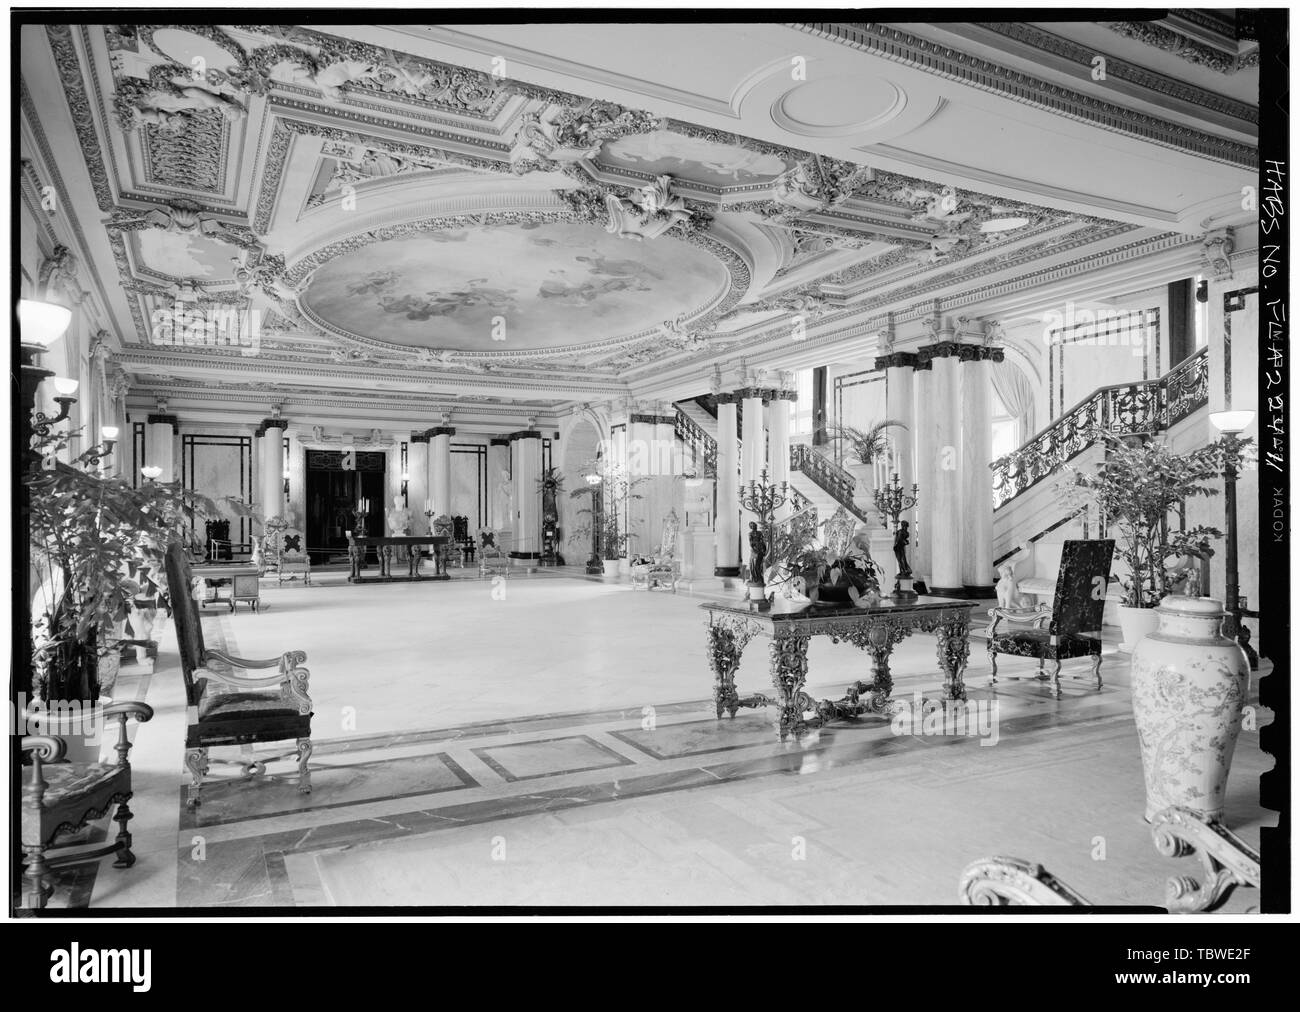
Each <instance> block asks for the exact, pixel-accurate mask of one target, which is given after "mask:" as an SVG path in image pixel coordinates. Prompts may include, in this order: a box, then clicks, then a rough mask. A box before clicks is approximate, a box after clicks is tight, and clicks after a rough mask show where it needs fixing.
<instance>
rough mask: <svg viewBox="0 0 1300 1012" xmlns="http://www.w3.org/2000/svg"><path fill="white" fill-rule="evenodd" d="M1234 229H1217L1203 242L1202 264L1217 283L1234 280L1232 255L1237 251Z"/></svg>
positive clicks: (1209, 233)
mask: <svg viewBox="0 0 1300 1012" xmlns="http://www.w3.org/2000/svg"><path fill="white" fill-rule="evenodd" d="M1235 248H1236V247H1235V244H1234V242H1233V235H1232V229H1230V228H1216V229H1213V230H1212V231H1209V232H1206V233H1205V237H1204V238H1203V239H1202V240H1201V263H1202V264H1204V265H1205V270H1206V272H1207V273H1209V274H1211V275H1212V276H1213V277H1214V279H1215V280H1216V281H1231V280H1232V253H1233V250H1234V249H1235Z"/></svg>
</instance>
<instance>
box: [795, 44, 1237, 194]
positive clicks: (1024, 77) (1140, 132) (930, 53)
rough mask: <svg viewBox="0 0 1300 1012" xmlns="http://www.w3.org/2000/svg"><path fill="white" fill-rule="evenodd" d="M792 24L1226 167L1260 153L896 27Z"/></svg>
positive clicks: (905, 63)
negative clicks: (1226, 164)
mask: <svg viewBox="0 0 1300 1012" xmlns="http://www.w3.org/2000/svg"><path fill="white" fill-rule="evenodd" d="M790 27H791V28H796V29H798V30H799V31H803V32H807V33H808V34H810V35H817V36H819V37H821V38H824V39H831V40H833V41H835V42H839V43H842V44H844V45H846V46H850V47H852V48H854V49H858V50H863V51H865V52H868V53H871V54H872V55H874V56H878V57H881V58H882V59H886V60H892V61H893V62H895V63H902V64H904V65H906V66H909V67H913V68H915V69H917V70H922V71H925V72H927V73H931V74H935V75H937V76H939V77H944V78H947V79H948V80H953V81H960V82H961V83H963V84H966V85H969V86H970V87H973V88H979V89H980V90H981V91H987V92H991V93H993V94H997V95H1001V96H1003V97H1005V98H1009V99H1011V100H1012V101H1015V102H1021V103H1023V104H1025V105H1032V106H1035V107H1037V108H1040V109H1045V110H1047V111H1048V112H1052V113H1055V114H1057V115H1060V116H1067V117H1069V118H1070V119H1075V120H1079V121H1082V122H1085V123H1089V124H1091V125H1093V126H1096V127H1100V128H1101V129H1103V130H1109V131H1112V132H1114V133H1123V134H1128V135H1130V136H1134V137H1139V138H1142V139H1144V140H1147V141H1151V142H1152V143H1155V144H1160V145H1162V146H1163V147H1169V148H1177V149H1179V150H1183V151H1190V152H1192V153H1193V154H1197V155H1200V156H1201V157H1204V158H1210V159H1213V160H1214V161H1219V162H1226V163H1228V164H1230V165H1239V166H1244V167H1246V168H1252V169H1253V168H1257V167H1258V165H1259V152H1258V150H1257V149H1256V148H1254V147H1251V146H1249V145H1246V144H1241V143H1238V142H1236V141H1230V140H1226V139H1224V138H1222V137H1216V136H1214V135H1213V134H1208V133H1205V132H1204V131H1202V130H1195V129H1193V128H1191V127H1187V126H1183V125H1182V124H1179V123H1173V122H1170V121H1169V120H1164V119H1160V118H1158V117H1155V116H1150V115H1147V114H1145V113H1140V112H1137V111H1135V110H1132V109H1126V108H1124V107H1123V106H1120V105H1116V104H1114V103H1113V102H1106V101H1103V100H1102V99H1099V98H1097V97H1096V96H1093V95H1088V94H1085V93H1084V92H1080V91H1075V90H1074V89H1072V88H1067V87H1065V86H1064V85H1060V84H1054V83H1052V82H1050V81H1045V80H1042V79H1041V78H1036V77H1032V76H1031V75H1029V74H1025V73H1022V72H1020V71H1016V70H1012V69H1011V68H1009V67H1003V66H1000V65H999V64H996V63H993V62H991V61H989V60H985V59H983V58H981V57H978V56H974V55H972V54H970V53H963V52H960V51H959V50H956V49H953V48H952V47H950V46H945V45H941V44H939V43H937V42H931V41H929V40H928V39H923V38H920V37H919V36H916V35H912V34H911V33H909V32H906V31H904V30H902V29H900V28H893V27H890V26H887V25H882V24H868V23H854V24H849V23H843V22H817V23H797V22H796V23H791V24H790Z"/></svg>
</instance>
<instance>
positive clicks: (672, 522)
mask: <svg viewBox="0 0 1300 1012" xmlns="http://www.w3.org/2000/svg"><path fill="white" fill-rule="evenodd" d="M680 528H681V525H680V524H679V522H678V520H677V511H676V510H671V509H670V510H669V511H668V516H666V517H664V529H663V535H662V537H661V538H660V540H659V548H658V549H657V550H656V551H655V554H654V555H653V556H652V557H651V558H649V559H646V560H644V561H642V562H637V563H633V564H632V566H631V569H630V575H631V577H632V586H633V587H644V588H645V589H646V590H653V589H654V588H655V587H665V586H666V587H668V588H669V589H670V590H671V591H672V592H673V593H674V594H676V593H677V580H678V578H679V577H680V576H681V572H682V564H681V562H679V561H678V560H677V558H676V555H677V541H678V537H679V531H680Z"/></svg>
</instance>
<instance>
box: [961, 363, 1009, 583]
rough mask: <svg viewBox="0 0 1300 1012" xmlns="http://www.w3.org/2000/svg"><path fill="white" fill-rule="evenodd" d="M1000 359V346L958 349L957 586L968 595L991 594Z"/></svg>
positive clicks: (993, 580)
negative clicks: (995, 394) (960, 540)
mask: <svg viewBox="0 0 1300 1012" xmlns="http://www.w3.org/2000/svg"><path fill="white" fill-rule="evenodd" d="M1002 358H1003V351H1002V349H1001V348H990V347H983V346H971V345H962V348H961V355H960V356H959V359H960V362H961V365H960V373H961V432H962V464H961V467H962V472H961V473H962V482H961V486H962V487H961V494H962V504H961V516H962V521H963V524H964V526H965V538H964V545H963V551H962V583H963V585H964V586H965V588H966V591H967V593H968V594H970V595H971V596H975V595H977V594H978V595H979V596H989V597H991V596H992V595H993V593H994V583H995V582H996V581H995V579H994V572H993V476H992V472H991V471H990V470H989V461H990V459H991V458H992V442H993V432H992V428H993V416H992V413H991V412H992V407H991V397H990V394H991V391H992V376H991V369H992V367H991V365H990V363H991V362H1000V361H1002Z"/></svg>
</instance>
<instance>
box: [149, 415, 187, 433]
mask: <svg viewBox="0 0 1300 1012" xmlns="http://www.w3.org/2000/svg"><path fill="white" fill-rule="evenodd" d="M145 421H146V423H147V424H149V425H170V426H171V427H172V429H173V430H174V429H179V428H180V427H181V420H180V419H179V418H177V417H176V416H175V415H162V414H153V415H150V416H149V417H148V418H147V419H145Z"/></svg>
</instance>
